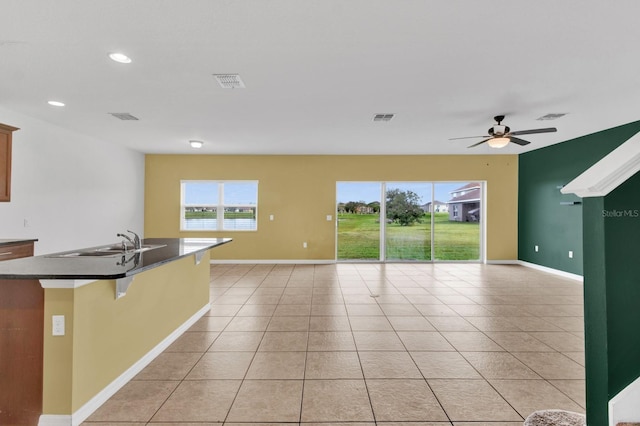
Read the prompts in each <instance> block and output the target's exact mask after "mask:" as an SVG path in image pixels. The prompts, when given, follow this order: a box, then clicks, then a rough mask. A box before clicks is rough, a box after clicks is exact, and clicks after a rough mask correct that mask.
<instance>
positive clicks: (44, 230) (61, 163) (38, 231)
mask: <svg viewBox="0 0 640 426" xmlns="http://www.w3.org/2000/svg"><path fill="white" fill-rule="evenodd" d="M0 123H4V124H8V125H10V126H14V127H19V128H20V130H18V131H17V132H15V133H14V134H13V166H12V185H11V186H12V189H11V201H10V202H8V203H6V202H0V238H24V237H27V238H38V240H39V241H38V242H37V243H36V245H35V247H36V255H38V254H45V253H52V252H57V251H64V250H72V249H75V248H81V247H89V246H93V245H100V244H106V243H110V242H116V241H119V240H120V239H119V238H117V237H116V234H117V233H118V232H123V231H125V230H126V229H131V230H133V231H136V232H139V233H140V234H141V235H142V231H143V220H144V155H143V154H141V153H138V152H135V151H132V150H129V149H126V148H123V147H120V146H118V145H116V144H111V143H106V142H102V141H99V140H97V139H96V138H92V137H89V136H85V135H81V134H77V133H74V132H70V131H68V130H65V129H62V128H60V127H56V126H54V125H51V124H50V123H46V122H44V121H40V120H37V119H34V118H31V117H26V116H24V115H21V114H17V113H14V112H11V111H9V110H6V109H3V108H0ZM25 220H26V221H27V223H26V226H25Z"/></svg>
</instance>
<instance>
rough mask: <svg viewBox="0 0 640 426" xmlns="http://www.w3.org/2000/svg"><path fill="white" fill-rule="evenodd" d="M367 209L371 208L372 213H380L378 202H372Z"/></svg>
mask: <svg viewBox="0 0 640 426" xmlns="http://www.w3.org/2000/svg"><path fill="white" fill-rule="evenodd" d="M367 207H371V208H372V209H373V212H374V213H378V212H379V211H380V201H372V202H370V203H369V204H367Z"/></svg>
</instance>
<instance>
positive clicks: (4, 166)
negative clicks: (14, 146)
mask: <svg viewBox="0 0 640 426" xmlns="http://www.w3.org/2000/svg"><path fill="white" fill-rule="evenodd" d="M16 130H19V129H18V128H17V127H11V126H7V125H6V124H2V123H0V201H11V136H12V134H13V132H15V131H16Z"/></svg>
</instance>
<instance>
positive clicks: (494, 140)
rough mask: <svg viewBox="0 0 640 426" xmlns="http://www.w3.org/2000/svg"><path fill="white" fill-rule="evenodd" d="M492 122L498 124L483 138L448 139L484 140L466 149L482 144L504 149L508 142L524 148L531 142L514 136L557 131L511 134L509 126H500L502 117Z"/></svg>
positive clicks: (528, 131) (529, 131) (544, 130)
mask: <svg viewBox="0 0 640 426" xmlns="http://www.w3.org/2000/svg"><path fill="white" fill-rule="evenodd" d="M493 119H494V120H496V122H497V123H498V124H494V125H493V126H492V127H490V128H489V130H487V133H488V134H487V135H484V136H467V137H462V138H452V139H449V140H450V141H452V140H457V139H472V138H485V139H484V140H482V141H480V142H477V143H474V144H473V145H470V146H468V147H467V148H473V147H475V146H478V145H481V144H483V143H485V142H486V143H487V144H488V145H489V146H490V147H491V148H504V147H505V146H507V145H508V144H509V142H513V143H515V144H516V145H520V146H524V145H529V144H530V143H531V142H529V141H525V140H524V139H520V138H517V137H515V136H516V135H532V134H534V133H551V132H556V131H558V129H556V128H555V127H547V128H544V129H530V130H518V131H516V132H512V131H511V128H510V127H509V126H504V125H503V124H502V120H504V115H496V116H495V117H493Z"/></svg>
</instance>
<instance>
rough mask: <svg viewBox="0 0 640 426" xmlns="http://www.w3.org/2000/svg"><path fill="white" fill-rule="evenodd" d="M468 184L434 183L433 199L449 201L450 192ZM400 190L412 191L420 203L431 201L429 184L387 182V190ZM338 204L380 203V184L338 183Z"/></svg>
mask: <svg viewBox="0 0 640 426" xmlns="http://www.w3.org/2000/svg"><path fill="white" fill-rule="evenodd" d="M467 183H469V182H454V183H450V182H444V183H436V184H435V185H434V186H435V191H434V192H435V197H434V198H435V199H436V200H437V201H441V202H443V203H445V202H447V201H449V200H450V199H451V194H450V192H451V191H453V190H455V189H457V188H460V187H461V186H464V185H466V184H467ZM394 188H397V189H400V190H403V191H407V190H410V191H413V192H415V193H416V194H418V196H419V197H420V198H421V201H420V202H421V203H422V204H426V203H428V202H430V201H431V182H387V190H389V189H394ZM336 189H337V191H336V193H337V198H338V203H348V202H349V201H364V202H366V203H370V202H372V201H380V200H381V198H382V196H381V190H382V189H381V183H380V182H338V183H337V186H336Z"/></svg>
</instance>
